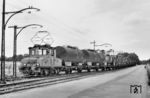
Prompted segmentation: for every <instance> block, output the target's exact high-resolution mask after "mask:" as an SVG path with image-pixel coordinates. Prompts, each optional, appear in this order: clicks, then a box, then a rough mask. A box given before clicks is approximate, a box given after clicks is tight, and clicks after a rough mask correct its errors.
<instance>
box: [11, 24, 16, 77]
mask: <svg viewBox="0 0 150 98" xmlns="http://www.w3.org/2000/svg"><path fill="white" fill-rule="evenodd" d="M10 28H14V45H13V46H14V47H13V48H14V49H13V76H14V78H16V76H17V74H16V56H17V52H16V51H17V26H16V25H15V26H10Z"/></svg>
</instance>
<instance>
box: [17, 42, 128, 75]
mask: <svg viewBox="0 0 150 98" xmlns="http://www.w3.org/2000/svg"><path fill="white" fill-rule="evenodd" d="M117 57H118V58H117ZM118 61H120V62H118ZM121 61H122V59H119V56H114V55H106V54H105V53H103V52H97V51H94V50H89V49H87V50H86V49H84V50H80V49H78V48H77V47H72V46H57V47H51V46H50V45H34V46H33V47H29V57H26V58H24V59H22V61H21V63H22V65H21V66H20V68H19V70H20V71H21V72H22V73H23V74H24V75H35V76H37V75H45V76H47V75H50V74H59V72H61V71H65V73H66V74H69V73H72V71H73V70H74V71H77V72H79V73H80V72H82V71H83V70H87V71H88V72H90V71H91V70H96V71H98V70H99V69H102V70H110V69H117V68H119V67H120V66H129V65H130V64H129V63H127V62H129V61H130V60H128V59H127V61H124V62H126V63H124V62H121Z"/></svg>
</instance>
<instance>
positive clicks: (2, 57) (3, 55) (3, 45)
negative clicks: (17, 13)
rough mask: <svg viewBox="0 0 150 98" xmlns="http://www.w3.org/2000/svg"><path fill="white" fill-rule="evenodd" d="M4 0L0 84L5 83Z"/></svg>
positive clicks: (3, 8)
mask: <svg viewBox="0 0 150 98" xmlns="http://www.w3.org/2000/svg"><path fill="white" fill-rule="evenodd" d="M5 29H6V28H5V0H3V7H2V41H1V77H0V82H1V83H5Z"/></svg>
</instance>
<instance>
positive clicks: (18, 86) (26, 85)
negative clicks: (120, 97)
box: [0, 70, 117, 95]
mask: <svg viewBox="0 0 150 98" xmlns="http://www.w3.org/2000/svg"><path fill="white" fill-rule="evenodd" d="M114 71H117V70H111V71H99V72H95V71H93V72H90V73H89V72H83V73H72V74H67V75H66V74H64V75H55V76H48V77H38V78H30V79H28V78H25V79H22V80H20V81H14V82H10V83H7V84H4V85H0V95H2V94H7V93H11V92H17V91H21V90H27V89H31V88H37V87H43V86H47V85H53V84H58V83H63V82H68V81H73V80H79V79H82V78H86V77H89V76H95V75H100V74H104V73H110V72H114Z"/></svg>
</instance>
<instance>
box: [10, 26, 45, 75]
mask: <svg viewBox="0 0 150 98" xmlns="http://www.w3.org/2000/svg"><path fill="white" fill-rule="evenodd" d="M30 26H40V27H43V26H42V25H39V24H29V25H26V26H24V27H18V26H17V25H14V26H9V28H14V43H13V77H14V78H16V77H17V71H16V69H17V64H16V57H17V36H18V35H19V34H20V33H21V31H22V30H23V29H25V28H27V27H30ZM17 29H20V30H19V32H17Z"/></svg>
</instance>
